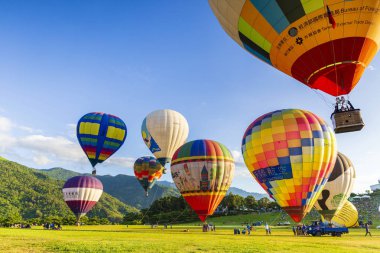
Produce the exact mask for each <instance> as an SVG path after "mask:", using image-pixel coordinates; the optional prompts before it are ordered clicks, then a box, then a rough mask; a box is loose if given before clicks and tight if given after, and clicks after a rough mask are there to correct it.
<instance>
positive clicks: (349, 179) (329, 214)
mask: <svg viewBox="0 0 380 253" xmlns="http://www.w3.org/2000/svg"><path fill="white" fill-rule="evenodd" d="M355 178H356V175H355V168H354V166H353V165H352V163H351V161H350V159H348V157H347V156H345V155H343V154H342V153H339V152H338V156H337V158H336V162H335V166H334V169H333V170H332V173H331V175H330V177H329V179H328V181H327V183H326V185H325V186H324V188H323V190H322V192H321V195H320V196H319V198H318V200H317V201H316V202H315V204H314V206H315V208H316V209H317V210H318V212H319V213H320V214H321V215H323V217H324V218H325V219H326V220H327V221H331V219H332V218H333V217H334V215H335V214H336V213H337V212H338V211H339V210H340V209H341V208H342V207H343V205H344V203H345V202H346V201H347V199H348V197H350V195H351V192H352V188H353V187H354V182H355Z"/></svg>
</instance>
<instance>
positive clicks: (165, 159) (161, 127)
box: [141, 109, 189, 166]
mask: <svg viewBox="0 0 380 253" xmlns="http://www.w3.org/2000/svg"><path fill="white" fill-rule="evenodd" d="M141 135H142V138H143V140H144V142H145V144H146V146H147V147H148V148H149V150H150V151H151V152H152V153H153V155H154V156H155V157H156V158H157V160H158V161H159V162H160V163H161V164H162V166H165V164H166V163H170V161H171V158H172V156H173V154H174V152H175V151H176V150H177V148H179V147H180V146H181V145H182V144H184V143H185V142H186V140H187V136H188V135H189V125H188V124H187V120H186V119H185V117H184V116H183V115H182V114H180V113H179V112H176V111H173V110H169V109H165V110H157V111H154V112H151V113H149V114H148V116H146V117H145V119H144V121H143V123H142V126H141Z"/></svg>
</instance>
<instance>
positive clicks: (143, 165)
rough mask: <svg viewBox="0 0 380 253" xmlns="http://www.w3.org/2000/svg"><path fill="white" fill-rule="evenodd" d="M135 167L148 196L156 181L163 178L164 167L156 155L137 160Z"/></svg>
mask: <svg viewBox="0 0 380 253" xmlns="http://www.w3.org/2000/svg"><path fill="white" fill-rule="evenodd" d="M133 169H134V172H135V176H136V178H137V180H138V181H139V183H140V184H141V186H142V187H143V188H144V190H145V193H146V196H148V190H150V189H152V187H153V186H154V183H155V182H156V181H157V180H158V179H160V178H161V176H162V173H163V170H164V167H163V166H162V165H161V163H160V162H159V161H157V159H156V158H155V157H153V156H143V157H140V158H138V159H137V160H136V161H135V164H134V165H133Z"/></svg>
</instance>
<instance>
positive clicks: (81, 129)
mask: <svg viewBox="0 0 380 253" xmlns="http://www.w3.org/2000/svg"><path fill="white" fill-rule="evenodd" d="M126 136H127V127H126V125H125V123H124V121H122V120H121V119H120V118H119V117H116V116H114V115H111V114H105V113H100V112H93V113H88V114H86V115H84V116H83V117H82V118H81V119H80V120H79V122H78V125H77V138H78V141H79V143H80V145H81V147H82V149H83V151H84V153H85V154H86V156H87V157H88V160H89V161H90V163H91V165H92V167H93V171H92V174H94V175H95V174H96V169H95V165H96V164H98V163H102V162H104V161H105V160H106V159H108V158H109V157H110V156H111V155H113V154H114V153H115V152H116V151H117V150H118V149H119V148H120V147H121V145H123V143H124V140H125V138H126Z"/></svg>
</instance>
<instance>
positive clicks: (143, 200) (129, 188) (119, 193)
mask: <svg viewBox="0 0 380 253" xmlns="http://www.w3.org/2000/svg"><path fill="white" fill-rule="evenodd" d="M41 171H42V173H44V174H45V175H47V176H49V177H51V178H54V179H60V180H67V179H68V178H71V177H74V176H78V175H81V174H80V173H78V172H74V171H71V170H66V169H63V168H52V169H47V170H41ZM96 177H97V178H99V180H100V181H102V183H103V187H104V191H105V192H107V193H108V194H110V195H112V196H113V197H115V198H117V199H118V200H120V201H121V202H123V203H125V204H127V205H131V206H134V207H136V208H138V209H141V208H147V207H149V206H150V205H151V204H152V203H153V201H155V200H156V199H159V198H162V197H165V196H178V195H179V192H178V191H177V189H173V188H171V187H166V186H162V185H159V184H156V185H155V186H153V188H152V189H151V190H150V191H149V196H148V197H146V196H145V192H144V190H143V188H142V187H141V185H140V183H139V182H138V181H137V180H136V178H135V177H134V176H127V175H117V176H109V175H106V176H96Z"/></svg>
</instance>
